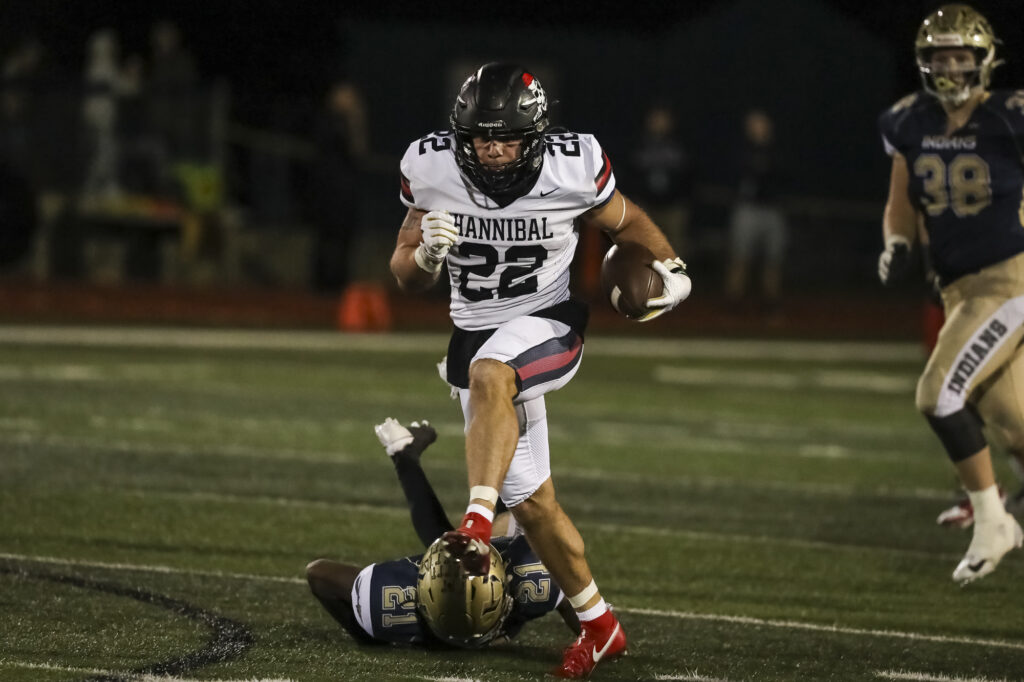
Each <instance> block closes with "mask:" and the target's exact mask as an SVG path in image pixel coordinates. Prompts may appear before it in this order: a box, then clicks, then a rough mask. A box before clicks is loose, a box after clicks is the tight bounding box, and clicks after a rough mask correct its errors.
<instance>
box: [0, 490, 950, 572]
mask: <svg viewBox="0 0 1024 682" xmlns="http://www.w3.org/2000/svg"><path fill="white" fill-rule="evenodd" d="M106 492H107V494H125V495H131V496H133V497H135V496H137V497H141V498H146V497H155V498H162V499H166V500H179V501H184V502H212V503H217V504H262V505H270V506H275V507H301V508H312V509H325V510H331V509H337V510H344V511H347V512H350V513H366V514H371V515H381V514H387V515H390V516H396V517H403V518H404V517H406V516H408V514H409V510H408V509H407V508H406V507H405V505H404V504H403V505H401V506H396V507H381V506H373V505H361V504H347V503H344V502H323V501H319V500H296V499H293V498H286V497H249V496H245V495H228V494H223V493H202V492H165V491H147V490H118V491H106ZM605 509H606V510H607V509H614V506H613V507H608V506H606V507H605ZM577 525H579V526H580V527H582V528H584V529H590V530H595V531H600V532H603V533H609V534H612V535H616V534H623V533H627V534H633V535H647V536H652V537H670V538H671V537H674V538H684V539H688V540H702V541H712V542H723V541H725V542H737V543H747V544H751V543H756V544H759V545H785V546H788V547H799V548H801V549H825V550H833V551H851V552H856V553H863V552H885V553H886V554H898V555H900V556H909V557H917V558H920V559H928V560H941V559H943V558H945V559H950V560H952V559H955V558H958V557H959V556H960V555H953V554H950V555H945V556H943V555H939V554H936V553H934V552H926V551H923V550H913V549H901V548H897V547H873V546H868V545H847V544H841V543H835V542H825V541H822V540H802V539H800V538H786V537H777V536H772V535H744V534H740V533H711V532H706V531H698V530H683V529H679V528H668V527H663V526H662V527H656V526H634V525H626V524H619V523H590V522H586V521H580V522H578V524H577ZM0 556H2V555H0Z"/></svg>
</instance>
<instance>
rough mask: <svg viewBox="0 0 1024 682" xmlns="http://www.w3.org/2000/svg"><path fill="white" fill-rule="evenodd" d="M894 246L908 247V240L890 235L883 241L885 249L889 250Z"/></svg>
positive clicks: (899, 235)
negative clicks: (903, 245) (902, 245)
mask: <svg viewBox="0 0 1024 682" xmlns="http://www.w3.org/2000/svg"><path fill="white" fill-rule="evenodd" d="M896 244H906V245H907V246H910V240H909V239H907V238H906V237H904V236H903V235H902V234H890V235H889V236H888V237H886V239H885V248H886V249H890V248H892V247H893V246H894V245H896Z"/></svg>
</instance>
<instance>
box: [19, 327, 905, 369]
mask: <svg viewBox="0 0 1024 682" xmlns="http://www.w3.org/2000/svg"><path fill="white" fill-rule="evenodd" d="M0 343H10V344H36V345H74V346H101V347H128V346H141V347H151V348H198V349H225V350H240V349H254V350H292V351H363V352H385V353H388V352H393V353H401V352H422V351H424V350H429V349H436V350H437V351H438V352H439V353H441V354H443V353H444V350H445V348H446V347H447V344H448V336H447V335H446V334H423V333H401V334H341V333H338V332H331V331H298V330H296V331H264V330H249V329H186V328H144V327H88V326H66V327H65V326H40V325H9V326H3V327H0ZM586 353H587V354H588V355H600V356H606V357H641V358H665V359H677V358H678V359H683V358H691V359H721V360H794V361H805V362H808V361H809V362H821V363H844V362H852V363H872V362H914V361H920V360H922V359H923V358H924V354H923V351H922V350H921V348H920V346H919V345H918V344H915V343H873V342H846V341H841V342H827V341H825V342H821V341H757V340H755V341H744V340H735V339H641V338H628V337H601V336H596V337H594V336H592V337H591V338H589V339H588V340H587V346H586Z"/></svg>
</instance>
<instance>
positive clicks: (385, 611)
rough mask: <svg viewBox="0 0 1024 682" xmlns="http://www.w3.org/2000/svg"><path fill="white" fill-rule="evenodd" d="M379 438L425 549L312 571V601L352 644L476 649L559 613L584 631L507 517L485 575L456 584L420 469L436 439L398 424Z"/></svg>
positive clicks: (440, 519) (441, 518) (440, 511)
mask: <svg viewBox="0 0 1024 682" xmlns="http://www.w3.org/2000/svg"><path fill="white" fill-rule="evenodd" d="M376 432H377V437H378V438H379V439H380V442H381V444H382V445H383V446H384V447H385V450H386V451H387V453H388V455H389V456H390V457H391V460H392V462H393V463H394V465H395V471H396V472H397V474H398V478H399V481H400V483H401V485H402V491H403V492H404V493H405V497H406V499H407V500H408V503H409V511H410V514H411V516H412V522H413V526H414V527H415V529H416V533H417V535H418V536H419V538H420V540H421V541H422V542H423V544H424V545H425V546H428V550H427V553H426V554H425V555H424V554H417V555H413V556H408V557H403V558H401V559H395V560H393V561H382V562H379V563H374V564H370V565H369V566H365V567H363V566H354V565H351V564H343V563H339V562H337V561H331V560H328V559H317V560H316V561H313V562H312V563H310V564H309V566H307V567H306V578H307V581H308V582H309V586H310V589H311V590H312V591H313V594H314V596H316V598H317V599H318V600H319V601H320V603H321V604H322V605H323V606H324V608H325V609H326V610H327V612H328V613H330V614H331V616H332V617H333V618H334V619H335V620H337V621H338V622H339V623H341V625H342V626H343V627H344V628H345V629H346V630H347V631H348V632H349V634H351V635H352V637H354V638H355V639H356V640H358V641H360V642H364V643H381V644H384V643H391V644H426V645H438V644H449V645H454V646H460V647H480V646H484V645H486V644H489V643H491V642H492V641H495V640H496V639H505V640H507V639H511V638H512V637H514V636H515V635H516V634H518V632H519V630H520V629H521V628H522V627H523V625H525V624H526V623H527V622H529V621H531V620H533V619H535V618H539V617H541V616H543V615H545V614H547V613H549V612H551V611H552V610H555V609H558V611H559V612H560V613H561V614H562V617H563V618H564V619H565V621H566V623H567V624H568V625H569V627H570V628H571V629H572V630H573V631H574V632H576V633H578V632H579V628H580V625H579V620H578V619H577V618H576V616H575V613H574V612H573V610H572V608H570V607H569V605H568V602H566V601H564V600H563V595H562V591H561V590H560V589H559V588H558V585H557V584H555V583H554V581H553V580H552V579H551V576H550V575H549V574H548V572H547V570H546V569H545V568H544V565H543V564H542V563H541V562H540V560H539V559H538V558H537V556H536V555H535V554H534V553H533V550H532V549H531V548H530V545H529V543H527V541H526V538H525V537H524V536H523V535H522V534H521V533H519V532H517V526H516V524H515V521H514V520H513V519H512V517H511V515H509V514H508V513H504V514H500V515H499V516H498V517H497V518H496V519H495V523H494V529H495V531H496V532H497V533H500V536H496V537H495V538H494V539H493V540H492V543H491V548H492V551H493V552H494V553H493V555H492V561H491V566H490V571H489V573H488V575H487V576H483V577H479V578H474V577H467V576H465V575H458V574H457V571H459V570H460V567H459V566H458V565H457V564H455V565H453V564H452V562H447V561H446V557H445V556H444V552H443V551H441V550H442V547H441V543H440V540H439V539H438V538H439V537H440V536H441V535H442V534H443V533H445V532H446V531H450V530H451V529H452V525H451V523H450V522H449V521H448V517H447V516H446V515H445V512H444V508H443V507H442V506H441V503H440V501H438V499H437V496H436V495H435V494H434V490H433V488H432V487H431V485H430V482H429V481H428V480H427V477H426V474H424V472H423V469H422V468H421V467H420V455H421V454H422V453H423V451H424V450H425V449H426V448H427V446H429V445H430V444H431V443H433V442H434V440H435V439H436V438H437V433H436V432H435V431H434V429H433V427H431V426H430V425H429V424H428V423H427V422H425V421H424V422H420V423H417V422H413V423H412V424H411V425H410V426H409V428H406V427H404V426H402V425H401V424H400V423H399V422H397V421H395V420H394V419H388V420H386V421H385V422H384V423H383V424H380V425H378V426H377V427H376ZM453 573H455V575H454V576H453V575H452V574H453ZM452 578H454V579H453V580H452V581H451V582H449V583H447V584H443V583H444V581H445V580H449V579H452ZM452 582H454V583H456V586H455V588H454V589H452Z"/></svg>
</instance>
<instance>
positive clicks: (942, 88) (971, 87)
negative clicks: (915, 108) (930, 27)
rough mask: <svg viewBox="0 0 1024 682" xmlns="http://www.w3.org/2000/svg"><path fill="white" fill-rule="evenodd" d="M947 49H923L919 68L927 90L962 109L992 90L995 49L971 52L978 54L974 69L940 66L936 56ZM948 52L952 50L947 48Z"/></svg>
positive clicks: (975, 57) (918, 64)
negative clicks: (975, 96)
mask: <svg viewBox="0 0 1024 682" xmlns="http://www.w3.org/2000/svg"><path fill="white" fill-rule="evenodd" d="M942 49H943V48H938V49H933V50H922V51H921V53H920V54H919V56H918V61H917V68H918V70H919V71H920V72H921V81H922V82H923V84H924V89H925V90H926V91H928V92H929V93H930V94H931V95H933V96H935V97H936V98H937V99H939V100H940V101H942V102H946V103H949V104H952V105H953V106H960V105H961V104H963V103H964V102H966V101H967V100H968V99H969V98H970V97H971V95H972V94H974V93H976V92H979V91H981V90H984V89H985V88H987V87H988V80H989V79H988V77H987V75H988V72H990V71H991V68H990V67H989V66H988V63H990V62H991V61H992V60H993V58H994V53H995V51H994V50H990V51H989V53H987V54H986V53H985V52H984V51H983V50H971V52H972V53H973V54H974V65H973V66H970V67H964V66H957V65H943V66H936V65H935V64H934V63H933V60H932V57H933V55H934V54H935V53H936V52H939V51H940V50H942ZM946 49H948V48H946Z"/></svg>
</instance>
